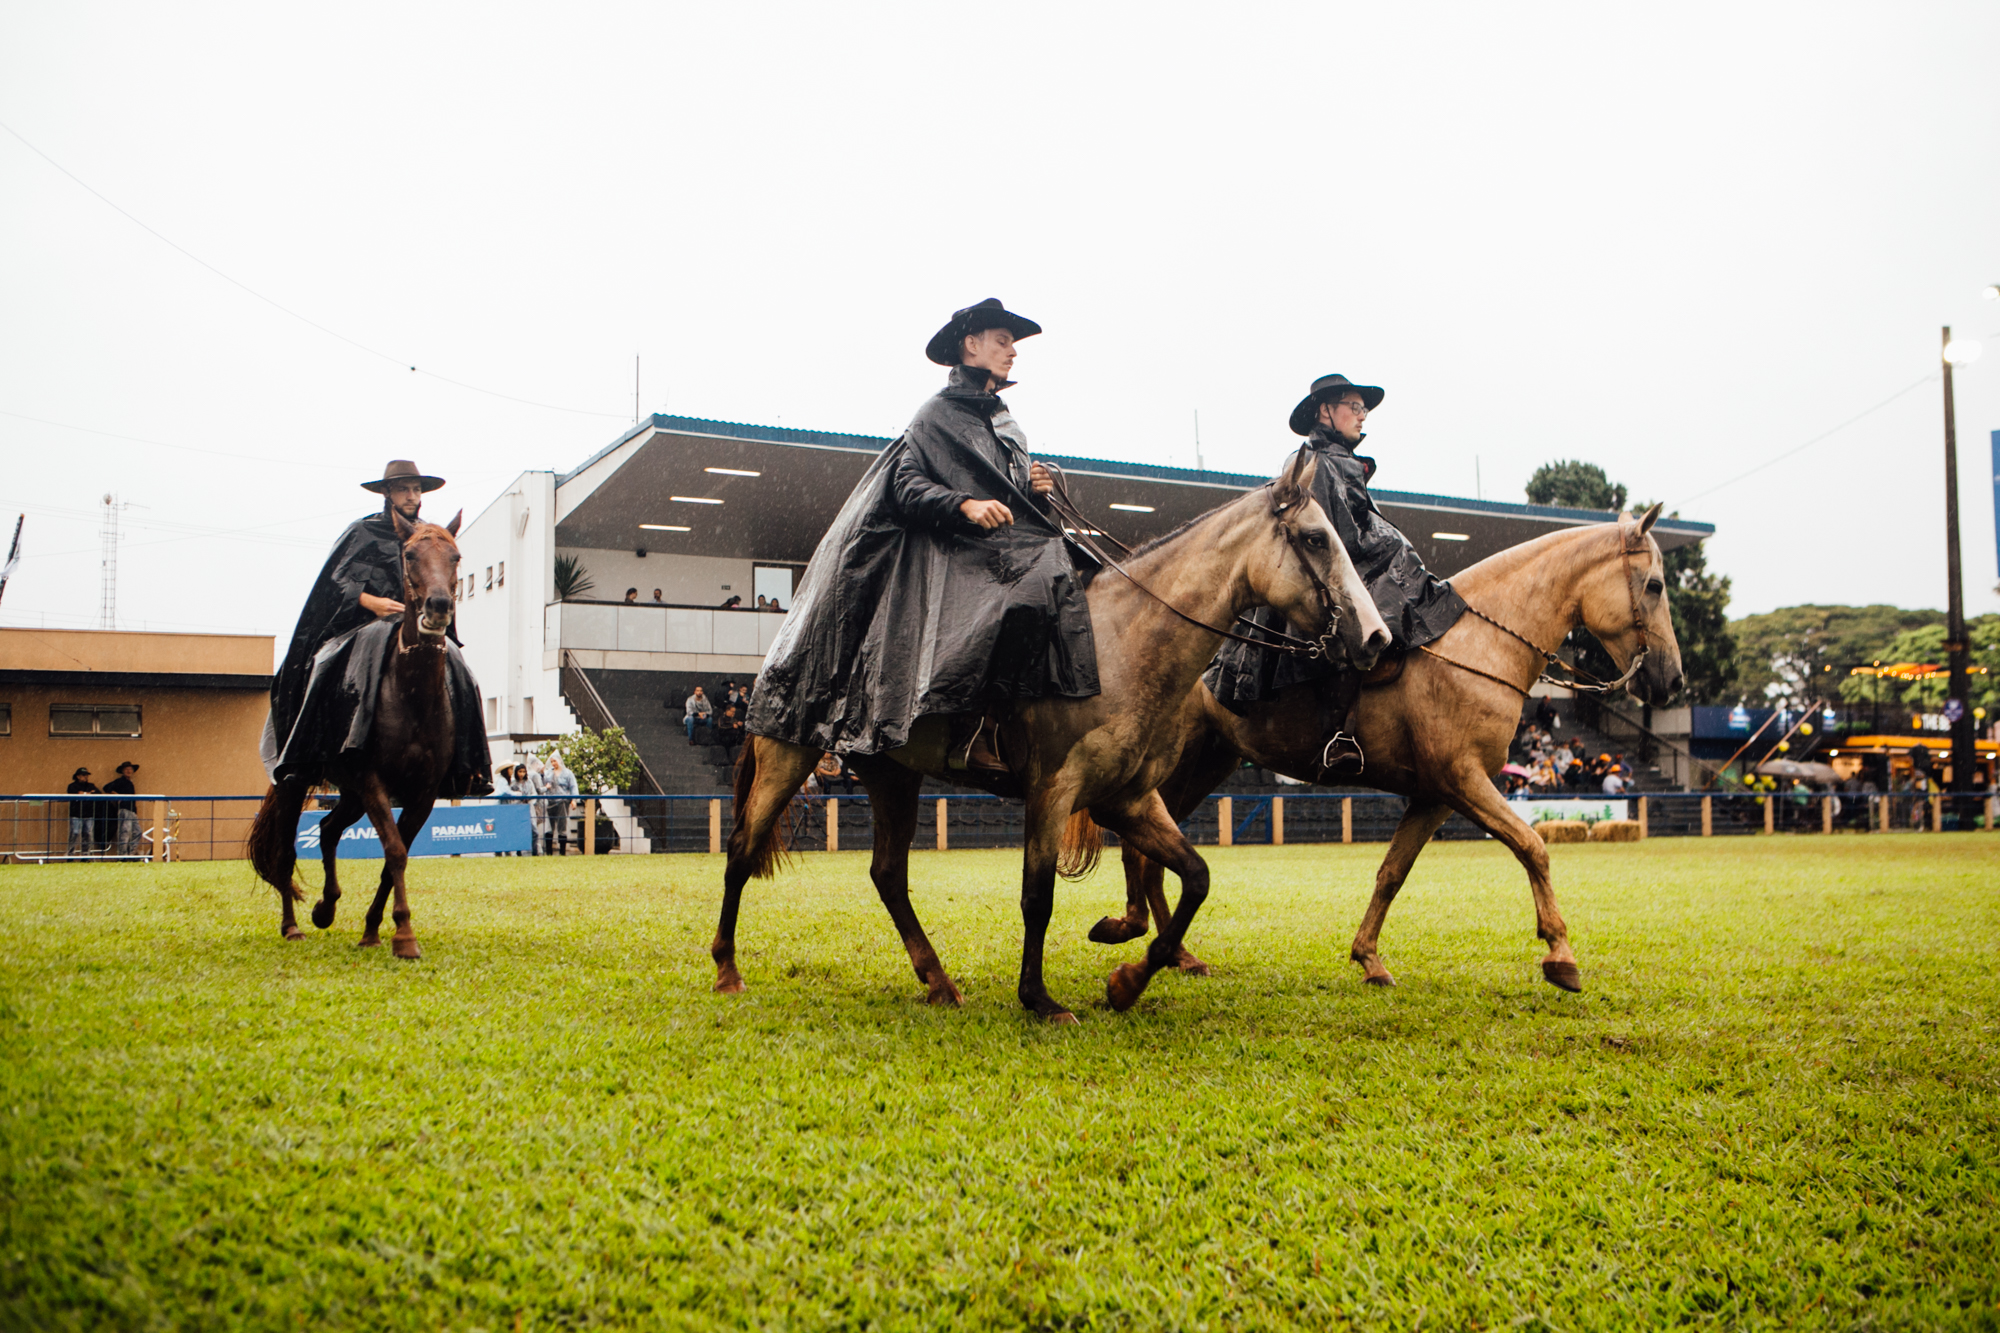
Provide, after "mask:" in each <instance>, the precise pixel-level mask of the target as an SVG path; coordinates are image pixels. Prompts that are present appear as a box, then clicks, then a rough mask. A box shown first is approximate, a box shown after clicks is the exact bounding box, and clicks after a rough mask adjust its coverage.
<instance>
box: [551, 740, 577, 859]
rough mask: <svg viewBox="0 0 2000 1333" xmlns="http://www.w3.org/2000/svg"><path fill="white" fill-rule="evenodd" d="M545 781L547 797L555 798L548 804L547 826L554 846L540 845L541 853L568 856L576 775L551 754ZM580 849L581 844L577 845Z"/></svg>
mask: <svg viewBox="0 0 2000 1333" xmlns="http://www.w3.org/2000/svg"><path fill="white" fill-rule="evenodd" d="M546 780H547V782H548V784H549V795H551V796H553V797H556V798H557V799H556V800H552V801H550V802H549V803H548V804H549V826H550V828H551V829H552V830H553V831H554V835H555V845H554V846H553V847H552V846H550V845H549V844H547V843H544V844H542V851H543V852H545V853H547V854H548V855H551V856H568V855H569V808H570V803H571V802H572V801H574V800H575V799H576V795H577V792H576V774H574V773H572V772H570V771H569V769H568V768H567V767H565V766H564V764H563V761H562V756H561V755H559V754H552V755H550V756H549V768H548V773H547V775H546ZM580 849H581V844H580V843H579V850H580Z"/></svg>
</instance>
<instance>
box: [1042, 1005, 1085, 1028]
mask: <svg viewBox="0 0 2000 1333" xmlns="http://www.w3.org/2000/svg"><path fill="white" fill-rule="evenodd" d="M1042 1021H1043V1022H1045V1023H1047V1024H1048V1025H1049V1026H1050V1027H1056V1028H1063V1027H1070V1028H1073V1027H1075V1026H1077V1024H1078V1022H1079V1021H1080V1020H1079V1019H1078V1018H1077V1016H1076V1015H1075V1014H1073V1013H1071V1012H1070V1011H1069V1010H1067V1009H1058V1010H1056V1011H1055V1012H1053V1013H1047V1014H1043V1015H1042Z"/></svg>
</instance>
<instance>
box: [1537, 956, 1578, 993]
mask: <svg viewBox="0 0 2000 1333" xmlns="http://www.w3.org/2000/svg"><path fill="white" fill-rule="evenodd" d="M1542 977H1543V979H1544V980H1546V981H1547V982H1548V983H1549V984H1550V985H1551V986H1554V987H1555V988H1556V989H1558V990H1566V991H1568V992H1569V993H1570V994H1572V995H1578V994H1581V993H1582V991H1583V973H1582V972H1580V971H1579V970H1578V969H1577V966H1576V964H1575V963H1568V962H1560V961H1555V960H1551V961H1549V962H1545V963H1543V964H1542Z"/></svg>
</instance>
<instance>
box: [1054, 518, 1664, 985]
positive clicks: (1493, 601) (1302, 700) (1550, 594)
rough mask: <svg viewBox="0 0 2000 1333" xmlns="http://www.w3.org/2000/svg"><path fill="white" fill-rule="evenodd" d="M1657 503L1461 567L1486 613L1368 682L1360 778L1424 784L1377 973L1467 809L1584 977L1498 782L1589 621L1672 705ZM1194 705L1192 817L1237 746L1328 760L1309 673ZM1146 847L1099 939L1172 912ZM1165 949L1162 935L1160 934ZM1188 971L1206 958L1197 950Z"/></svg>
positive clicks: (1372, 976) (1128, 858)
mask: <svg viewBox="0 0 2000 1333" xmlns="http://www.w3.org/2000/svg"><path fill="white" fill-rule="evenodd" d="M1659 516H1660V506H1658V505H1654V506H1653V507H1652V508H1651V509H1649V510H1647V511H1646V514H1645V517H1643V518H1642V519H1640V520H1639V521H1638V522H1637V523H1626V522H1622V521H1621V522H1618V523H1605V524H1600V525H1595V526H1592V527H1586V528H1573V529H1570V530H1568V531H1564V532H1556V533H1551V534H1549V535H1548V536H1546V537H1540V538H1537V539H1536V540H1534V541H1531V542H1524V543H1522V544H1521V545H1519V546H1516V547H1513V548H1511V549H1509V550H1505V551H1502V552H1500V553H1499V554H1498V555H1495V556H1491V557H1489V558H1487V559H1485V560H1482V561H1480V562H1479V563H1478V564H1476V565H1474V566H1472V567H1471V568H1470V569H1467V570H1465V571H1464V572H1463V573H1461V574H1459V575H1457V576H1456V577H1455V578H1453V579H1452V581H1451V582H1452V586H1453V587H1454V588H1456V589H1457V590H1458V592H1459V595H1460V596H1462V597H1463V598H1464V599H1465V601H1466V604H1467V605H1468V606H1470V607H1472V608H1474V610H1473V613H1472V614H1470V615H1467V616H1465V617H1464V618H1462V619H1461V620H1460V621H1459V622H1458V624H1456V625H1454V626H1452V628H1451V629H1450V630H1449V631H1448V632H1447V633H1446V634H1445V635H1444V637H1443V638H1441V639H1439V640H1438V641H1437V642H1436V643H1434V644H1431V645H1429V646H1428V647H1426V648H1423V649H1419V650H1418V651H1416V652H1413V653H1411V654H1410V655H1409V657H1408V658H1407V659H1406V661H1405V664H1404V667H1403V671H1402V674H1401V675H1399V676H1397V677H1396V678H1395V680H1394V681H1392V682H1390V683H1387V684H1383V685H1380V686H1373V687H1370V688H1367V689H1365V690H1364V691H1363V692H1362V695H1361V707H1360V709H1359V713H1358V718H1357V723H1358V725H1357V728H1356V729H1357V731H1358V732H1359V739H1360V741H1361V747H1362V750H1363V752H1364V753H1365V755H1366V766H1365V768H1364V769H1363V771H1362V774H1361V776H1360V778H1359V779H1358V780H1357V781H1358V782H1360V783H1362V784H1365V785H1367V786H1370V787H1377V788H1380V789H1381V790H1383V791H1389V792H1395V793H1397V794H1399V795H1402V796H1407V797H1409V798H1410V803H1409V806H1408V807H1407V808H1406V809H1405V810H1404V811H1403V819H1402V823H1400V824H1399V825H1397V828H1396V833H1395V837H1394V838H1393V839H1392V840H1391V841H1390V843H1389V853H1388V855H1387V856H1385V857H1383V858H1382V865H1381V868H1380V869H1379V870H1378V871H1377V872H1376V874H1375V896H1374V898H1373V900H1372V901H1371V902H1370V903H1369V904H1368V911H1367V915H1366V916H1364V917H1363V918H1362V921H1361V929H1360V931H1359V932H1358V933H1357V934H1356V935H1355V937H1354V947H1353V952H1352V956H1353V959H1354V961H1355V962H1357V963H1359V964H1361V966H1362V968H1363V969H1364V970H1365V973H1366V978H1365V979H1366V980H1367V981H1369V982H1371V983H1373V984H1375V985H1378V986H1387V985H1391V984H1392V983H1393V981H1394V979H1393V978H1392V977H1391V976H1390V975H1389V969H1387V968H1386V967H1384V966H1383V965H1382V959H1381V956H1380V954H1379V953H1377V951H1376V946H1377V940H1378V938H1379V936H1380V935H1381V933H1382V922H1383V919H1384V918H1385V917H1387V916H1388V914H1389V904H1390V903H1392V902H1394V901H1395V898H1396V891H1397V890H1398V889H1400V888H1401V887H1402V886H1403V881H1404V879H1405V878H1407V877H1408V875H1409V873H1410V867H1411V866H1412V865H1413V864H1415V862H1416V859H1417V854H1418V853H1419V852H1421V851H1423V849H1424V844H1425V843H1426V842H1428V841H1429V840H1430V837H1431V835H1432V834H1433V833H1435V832H1437V830H1438V826H1439V825H1440V824H1442V823H1444V821H1445V819H1446V818H1447V817H1448V816H1449V815H1450V813H1451V812H1452V811H1453V810H1456V811H1458V812H1459V813H1460V814H1462V815H1464V816H1465V817H1466V818H1467V819H1469V820H1471V821H1472V822H1473V823H1475V824H1477V825H1478V826H1479V827H1481V828H1483V829H1485V830H1486V831H1487V832H1488V833H1491V834H1492V835H1493V836H1494V837H1495V838H1498V839H1499V840H1500V841H1501V842H1503V843H1505V844H1506V846H1507V848H1508V850H1510V851H1512V852H1513V853H1514V855H1515V857H1516V858H1517V859H1518V860H1519V861H1520V862H1521V865H1522V867H1523V868H1524V869H1525V870H1526V871H1527V872H1528V885H1529V887H1530V888H1531V889H1532V890H1533V892H1534V898H1535V933H1536V934H1537V935H1538V936H1540V937H1541V938H1542V939H1543V940H1545V941H1547V942H1548V946H1549V952H1548V956H1547V957H1546V958H1544V959H1543V960H1542V975H1543V976H1544V977H1545V978H1547V979H1548V981H1549V982H1550V983H1551V984H1552V985H1555V986H1559V987H1561V988H1562V989H1564V990H1568V991H1575V990H1581V989H1582V988H1583V982H1582V977H1581V974H1580V973H1579V972H1578V970H1577V965H1576V955H1575V954H1573V953H1572V952H1571V951H1570V947H1569V928H1568V927H1567V926H1565V925H1564V924H1563V919H1562V913H1561V912H1559V911H1557V910H1556V895H1555V890H1554V889H1552V888H1551V887H1550V885H1549V854H1548V851H1547V849H1546V848H1544V846H1543V845H1542V840H1541V838H1540V837H1539V836H1537V835H1536V833H1535V831H1534V830H1533V829H1531V828H1529V827H1528V825H1527V824H1525V823H1523V822H1522V820H1521V818H1520V816H1518V815H1516V814H1515V813H1514V811H1513V810H1512V809H1511V808H1510V807H1509V806H1508V804H1507V801H1506V799H1505V798H1504V797H1502V796H1501V795H1500V793H1499V792H1498V791H1497V790H1496V789H1495V788H1494V786H1493V782H1492V776H1493V774H1495V773H1497V772H1499V771H1500V766H1501V765H1502V764H1504V763H1505V762H1506V761H1507V745H1508V742H1510V741H1511V740H1512V739H1513V737H1514V732H1515V729H1516V728H1517V727H1518V726H1519V724H1520V718H1521V700H1522V699H1523V698H1524V697H1526V695H1527V693H1528V690H1529V688H1530V687H1531V686H1532V685H1533V684H1534V683H1535V680H1536V679H1537V677H1539V676H1540V675H1541V674H1542V672H1543V671H1544V670H1545V669H1547V667H1548V666H1549V665H1550V664H1552V663H1553V661H1554V659H1553V657H1551V656H1550V655H1549V653H1548V652H1547V651H1546V650H1545V649H1544V647H1543V645H1549V646H1550V647H1553V646H1554V645H1556V644H1559V643H1561V642H1562V640H1563V638H1564V636H1565V635H1567V634H1568V633H1569V632H1570V631H1571V630H1573V629H1575V628H1576V627H1577V626H1578V625H1582V626H1584V627H1585V628H1587V629H1588V630H1589V631H1590V632H1591V633H1592V634H1594V635H1596V636H1597V639H1598V641H1599V642H1601V643H1602V644H1603V645H1604V646H1605V648H1606V649H1607V650H1608V651H1609V652H1610V653H1611V655H1612V657H1613V658H1614V659H1615V660H1616V661H1617V662H1618V663H1619V668H1620V670H1621V671H1622V672H1624V680H1621V681H1619V682H1616V683H1619V684H1623V683H1625V681H1626V680H1629V681H1630V682H1631V685H1632V686H1633V687H1635V688H1636V689H1637V690H1638V692H1639V694H1640V696H1641V697H1642V698H1644V699H1645V700H1647V701H1648V702H1650V703H1656V704H1657V703H1662V702H1664V701H1665V700H1666V699H1667V698H1668V697H1669V696H1670V695H1672V694H1673V693H1674V691H1676V690H1678V689H1679V688H1680V685H1681V653H1680V645H1679V644H1678V643H1677V642H1676V641H1675V639H1674V625H1673V620H1672V619H1671V617H1669V615H1668V614H1667V588H1666V581H1665V579H1664V578H1663V577H1662V567H1661V563H1660V547H1659V543H1658V542H1656V541H1655V540H1653V537H1652V535H1651V529H1652V526H1653V523H1654V521H1655V520H1656V519H1658V518H1659ZM1195 700H1196V702H1195V706H1194V707H1192V708H1190V709H1189V710H1188V712H1187V713H1186V714H1184V717H1185V719H1186V720H1187V722H1188V724H1189V729H1188V731H1187V732H1186V733H1185V736H1184V742H1185V743H1184V745H1183V746H1182V748H1181V760H1180V764H1179V765H1178V766H1177V767H1176V768H1175V770H1174V772H1173V774H1172V775H1171V776H1169V777H1168V778H1167V779H1166V780H1165V781H1163V782H1162V783H1161V784H1160V796H1161V798H1162V799H1163V800H1164V801H1165V803H1166V806H1167V809H1168V811H1169V812H1170V813H1171V814H1172V815H1173V816H1174V817H1175V818H1177V819H1185V818H1186V817H1187V816H1188V814H1189V813H1190V812H1191V811H1193V809H1194V808H1195V806H1197V805H1199V804H1200V803H1201V800H1202V798H1203V797H1204V796H1206V795H1208V793H1210V792H1211V791H1213V790H1215V788H1216V786H1217V785H1218V784H1220V783H1221V781H1222V780H1223V779H1224V778H1225V777H1227V776H1228V775H1229V774H1230V773H1231V772H1233V771H1234V770H1235V769H1236V766H1237V763H1238V760H1239V759H1244V758H1247V759H1249V760H1251V761H1252V762H1253V763H1257V764H1261V765H1263V766H1264V767H1266V768H1270V769H1275V770H1277V771H1278V772H1280V773H1283V774H1285V775H1286V776H1287V777H1294V778H1299V779H1302V780H1303V781H1306V782H1317V781H1319V780H1320V778H1321V774H1322V772H1323V770H1322V769H1321V767H1320V758H1321V753H1322V752H1321V748H1320V747H1321V743H1322V739H1323V738H1322V735H1321V722H1320V704H1319V700H1318V698H1317V696H1316V694H1315V690H1314V687H1313V686H1312V685H1310V684H1304V685H1296V686H1293V687H1292V688H1290V689H1288V690H1283V691H1280V692H1279V694H1278V695H1277V696H1276V697H1275V698H1273V699H1271V700H1269V701H1267V702H1265V703H1263V704H1260V705H1258V706H1256V707H1253V708H1252V709H1251V710H1250V712H1249V713H1248V714H1247V715H1246V716H1242V717H1238V716H1237V715H1236V714H1234V713H1232V712H1230V711H1229V710H1228V709H1226V708H1224V707H1223V706H1222V705H1220V704H1218V703H1217V702H1216V701H1215V697H1214V696H1213V695H1211V694H1210V693H1209V691H1208V687H1207V686H1206V685H1202V686H1200V687H1198V688H1197V689H1196V691H1195ZM1142 852H1143V849H1132V848H1128V849H1127V850H1126V852H1125V874H1126V910H1125V915H1124V916H1123V917H1105V918H1104V919H1103V920H1101V921H1099V922H1098V923H1097V925H1096V926H1095V927H1093V928H1092V929H1091V932H1090V938H1092V939H1093V940H1096V941H1097V942H1098V943H1100V944H1117V943H1121V942H1123V941H1125V940H1129V939H1136V938H1138V937H1140V936H1142V935H1144V934H1145V933H1146V911H1147V906H1148V903H1149V902H1150V903H1151V905H1152V907H1153V909H1154V910H1155V911H1156V912H1158V913H1160V914H1161V915H1162V919H1164V915H1165V912H1166V899H1165V895H1164V893H1163V892H1162V891H1161V887H1160V868H1159V867H1158V866H1157V865H1153V864H1150V863H1149V858H1148V857H1146V856H1145V855H1143V854H1142ZM1156 947H1157V941H1156ZM1178 962H1179V965H1180V967H1181V968H1182V970H1184V971H1190V972H1206V971H1207V968H1206V967H1205V966H1204V965H1203V964H1202V962H1201V960H1199V959H1197V958H1195V957H1194V956H1193V955H1192V954H1189V953H1187V952H1185V951H1184V950H1183V951H1181V952H1180V953H1179V954H1178Z"/></svg>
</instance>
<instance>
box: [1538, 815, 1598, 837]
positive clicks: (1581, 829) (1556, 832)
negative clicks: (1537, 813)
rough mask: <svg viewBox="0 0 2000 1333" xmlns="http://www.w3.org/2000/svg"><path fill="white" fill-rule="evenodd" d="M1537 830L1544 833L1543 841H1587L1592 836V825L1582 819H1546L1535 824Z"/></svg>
mask: <svg viewBox="0 0 2000 1333" xmlns="http://www.w3.org/2000/svg"><path fill="white" fill-rule="evenodd" d="M1535 832H1537V833H1539V834H1541V835H1542V841H1543V842H1585V841H1588V840H1589V838H1590V825H1588V824H1586V823H1584V822H1583V821H1582V820H1581V819H1544V820H1543V821H1542V822H1541V823H1539V824H1537V825H1535Z"/></svg>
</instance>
